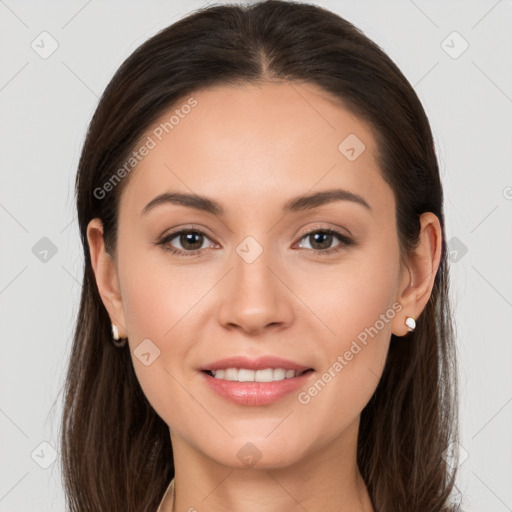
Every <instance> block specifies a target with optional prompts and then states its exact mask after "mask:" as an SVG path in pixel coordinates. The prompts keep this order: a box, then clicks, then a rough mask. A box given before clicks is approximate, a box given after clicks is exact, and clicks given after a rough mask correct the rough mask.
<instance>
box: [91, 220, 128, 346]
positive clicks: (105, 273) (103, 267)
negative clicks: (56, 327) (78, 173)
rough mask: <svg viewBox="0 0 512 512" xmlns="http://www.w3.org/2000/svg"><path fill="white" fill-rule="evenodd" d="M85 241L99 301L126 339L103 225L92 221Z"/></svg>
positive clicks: (111, 259)
mask: <svg viewBox="0 0 512 512" xmlns="http://www.w3.org/2000/svg"><path fill="white" fill-rule="evenodd" d="M87 241H88V244H89V253H90V257H91V266H92V269H93V272H94V277H95V279H96V284H97V286H98V291H99V293H100V296H101V300H102V302H103V304H104V306H105V308H106V309H107V311H108V314H109V316H110V320H111V322H112V323H113V324H115V325H116V326H117V327H118V331H119V336H120V337H121V338H126V337H127V333H126V328H125V318H124V310H123V303H122V299H121V292H120V287H119V280H118V276H117V270H116V266H115V262H114V260H113V258H112V257H111V256H110V254H108V253H107V252H106V250H105V242H104V239H103V224H102V222H101V220H100V219H98V218H95V219H92V220H91V221H90V222H89V224H88V226H87Z"/></svg>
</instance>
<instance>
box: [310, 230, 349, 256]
mask: <svg viewBox="0 0 512 512" xmlns="http://www.w3.org/2000/svg"><path fill="white" fill-rule="evenodd" d="M336 238H337V239H338V240H339V241H340V242H341V243H340V244H338V245H337V246H335V247H332V248H331V247H330V246H331V244H332V242H333V241H334V240H335V239H336ZM300 240H307V241H308V242H310V244H309V245H310V246H309V247H306V248H307V249H310V250H312V251H315V252H316V253H318V255H322V256H323V255H327V254H332V253H336V252H339V251H341V250H342V249H343V247H349V246H351V245H354V244H355V241H354V240H352V239H351V238H349V237H348V236H346V235H344V234H342V233H339V232H338V231H335V230H333V229H316V230H315V231H310V232H309V233H306V234H305V235H303V236H302V237H301V239H300ZM300 247H303V245H300Z"/></svg>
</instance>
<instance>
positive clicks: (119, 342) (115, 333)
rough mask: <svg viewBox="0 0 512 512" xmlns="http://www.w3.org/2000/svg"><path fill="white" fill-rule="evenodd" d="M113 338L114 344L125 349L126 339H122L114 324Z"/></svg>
mask: <svg viewBox="0 0 512 512" xmlns="http://www.w3.org/2000/svg"><path fill="white" fill-rule="evenodd" d="M112 338H113V340H112V343H113V344H114V345H115V346H116V347H118V348H120V347H124V345H125V344H126V338H120V336H119V329H118V328H117V325H114V324H112Z"/></svg>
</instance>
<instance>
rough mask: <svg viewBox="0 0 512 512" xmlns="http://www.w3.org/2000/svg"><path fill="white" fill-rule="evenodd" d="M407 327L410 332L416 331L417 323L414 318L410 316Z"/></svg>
mask: <svg viewBox="0 0 512 512" xmlns="http://www.w3.org/2000/svg"><path fill="white" fill-rule="evenodd" d="M405 325H407V327H408V328H409V331H410V332H412V331H414V329H416V321H415V320H414V318H412V317H410V316H408V317H407V318H406V319H405Z"/></svg>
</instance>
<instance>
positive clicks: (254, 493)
mask: <svg viewBox="0 0 512 512" xmlns="http://www.w3.org/2000/svg"><path fill="white" fill-rule="evenodd" d="M355 432H356V440H357V429H356V431H355ZM171 440H172V445H173V454H174V466H175V470H176V471H175V509H174V510H175V511H176V512H178V511H182V510H187V511H188V510H191V511H192V510H201V512H221V511H222V512H226V511H232V510H244V511H246V512H271V511H272V512H276V511H286V512H289V511H292V512H295V511H297V512H304V511H305V510H322V511H323V512H373V508H372V505H371V500H370V497H369V495H368V491H367V488H366V485H365V483H364V481H363V478H362V477H361V474H360V472H359V469H358V467H357V463H356V450H355V446H356V443H353V442H351V443H349V446H351V448H352V449H350V450H348V449H347V448H348V446H347V441H346V437H345V438H344V439H338V440H335V441H334V442H332V443H330V444H328V445H325V446H324V447H322V448H321V449H319V450H316V451H315V452H313V453H310V454H308V455H307V456H304V457H303V458H301V459H300V460H298V461H296V462H295V463H293V464H291V465H287V466H286V467H276V466H277V465H274V466H273V467H270V466H268V467H257V466H255V467H251V468H235V467H229V466H225V465H222V464H218V463H216V462H215V461H213V460H212V459H211V458H208V457H206V456H205V454H203V453H199V452H198V451H196V450H195V449H194V448H193V447H191V446H190V445H189V444H188V443H186V442H185V441H184V440H183V439H182V438H180V437H179V436H177V435H176V434H175V433H173V432H171ZM352 441H353V438H352ZM171 510H172V509H171V508H170V507H169V508H167V509H166V510H165V512H170V511H171Z"/></svg>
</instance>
